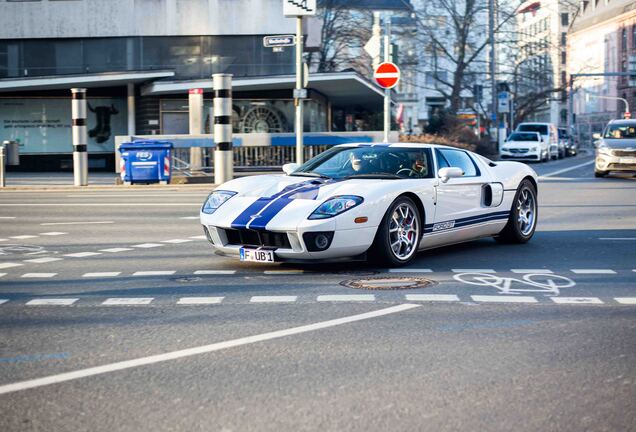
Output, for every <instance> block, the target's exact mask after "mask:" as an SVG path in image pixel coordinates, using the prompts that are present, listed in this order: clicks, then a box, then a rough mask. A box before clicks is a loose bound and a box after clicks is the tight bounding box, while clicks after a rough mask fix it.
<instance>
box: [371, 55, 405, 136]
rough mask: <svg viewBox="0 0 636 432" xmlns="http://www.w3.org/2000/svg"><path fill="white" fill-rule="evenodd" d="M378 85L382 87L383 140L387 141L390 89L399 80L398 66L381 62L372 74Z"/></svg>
mask: <svg viewBox="0 0 636 432" xmlns="http://www.w3.org/2000/svg"><path fill="white" fill-rule="evenodd" d="M373 77H374V78H375V81H376V82H377V83H378V85H379V86H380V87H382V88H384V142H389V132H390V131H391V89H392V88H393V87H395V86H396V85H398V82H400V68H398V67H397V65H395V64H393V63H391V62H384V63H381V64H380V65H379V66H378V67H377V68H376V70H375V73H374V74H373Z"/></svg>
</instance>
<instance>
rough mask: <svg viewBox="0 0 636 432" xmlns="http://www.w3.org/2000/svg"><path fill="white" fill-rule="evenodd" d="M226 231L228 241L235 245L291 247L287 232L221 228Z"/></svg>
mask: <svg viewBox="0 0 636 432" xmlns="http://www.w3.org/2000/svg"><path fill="white" fill-rule="evenodd" d="M220 231H224V232H225V235H226V237H227V242H228V244H230V245H235V246H256V247H276V248H283V249H291V244H290V243H289V237H287V234H286V233H277V232H272V231H256V230H250V229H243V228H241V229H220Z"/></svg>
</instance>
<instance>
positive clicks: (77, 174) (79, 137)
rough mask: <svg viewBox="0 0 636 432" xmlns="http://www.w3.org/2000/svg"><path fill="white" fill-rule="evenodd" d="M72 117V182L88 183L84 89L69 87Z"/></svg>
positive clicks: (77, 183)
mask: <svg viewBox="0 0 636 432" xmlns="http://www.w3.org/2000/svg"><path fill="white" fill-rule="evenodd" d="M71 94H72V99H71V114H72V119H73V183H74V185H75V186H86V185H88V135H87V133H86V89H84V88H74V89H71Z"/></svg>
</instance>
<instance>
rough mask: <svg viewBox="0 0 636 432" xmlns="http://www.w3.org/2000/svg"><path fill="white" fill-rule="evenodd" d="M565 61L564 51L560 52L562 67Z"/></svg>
mask: <svg viewBox="0 0 636 432" xmlns="http://www.w3.org/2000/svg"><path fill="white" fill-rule="evenodd" d="M566 60H567V58H566V54H565V51H561V64H562V65H564V64H565V62H566Z"/></svg>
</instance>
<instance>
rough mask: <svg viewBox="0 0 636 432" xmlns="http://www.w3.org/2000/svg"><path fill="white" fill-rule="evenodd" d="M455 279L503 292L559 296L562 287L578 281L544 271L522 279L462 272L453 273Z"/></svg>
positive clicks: (527, 275)
mask: <svg viewBox="0 0 636 432" xmlns="http://www.w3.org/2000/svg"><path fill="white" fill-rule="evenodd" d="M453 279H455V280H456V281H458V282H462V283H465V284H468V285H477V286H489V287H493V288H496V289H498V290H499V292H500V293H501V294H521V293H527V292H537V293H544V294H546V295H554V296H558V295H559V294H560V290H561V289H563V288H571V287H573V286H575V285H576V282H574V281H573V280H572V279H570V278H568V277H565V276H560V275H555V274H543V273H528V274H525V275H523V276H522V278H521V279H516V278H511V277H501V276H497V275H494V274H489V273H460V274H456V275H453Z"/></svg>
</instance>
